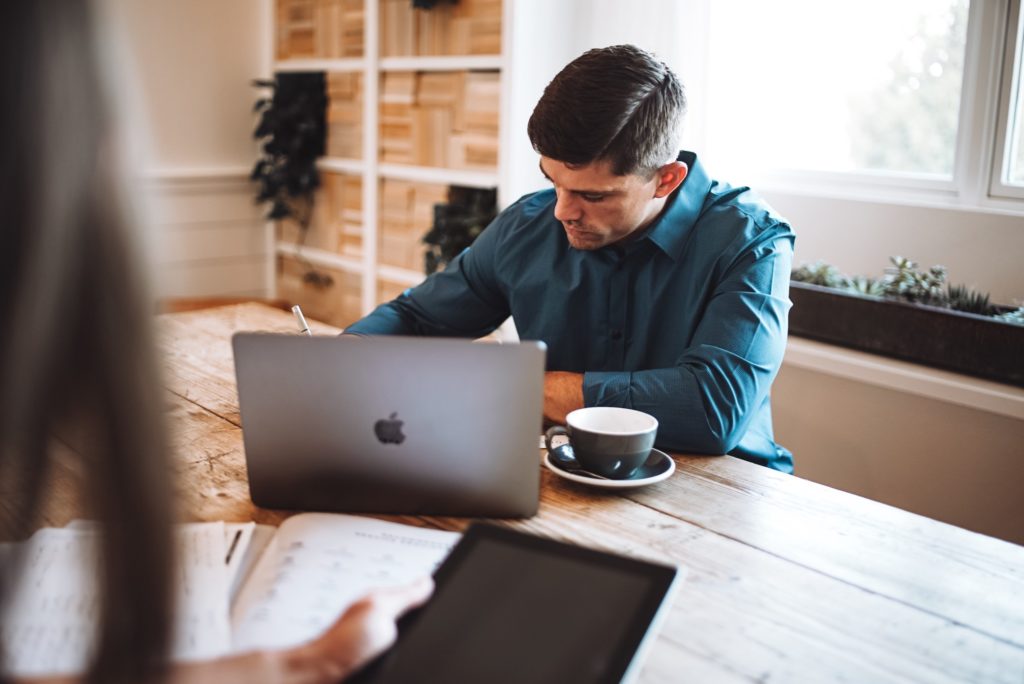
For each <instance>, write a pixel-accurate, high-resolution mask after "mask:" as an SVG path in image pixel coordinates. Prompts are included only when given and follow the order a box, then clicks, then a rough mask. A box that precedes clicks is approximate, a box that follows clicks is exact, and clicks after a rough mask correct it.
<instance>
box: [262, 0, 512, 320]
mask: <svg viewBox="0 0 1024 684" xmlns="http://www.w3.org/2000/svg"><path fill="white" fill-rule="evenodd" d="M274 2H275V12H274V16H275V18H276V25H275V30H274V35H275V48H274V49H275V54H276V60H275V62H274V70H275V71H279V72H285V71H324V72H326V75H327V84H328V85H327V90H328V95H329V103H330V104H329V105H328V112H327V127H328V138H327V149H328V154H327V156H325V157H324V158H322V159H321V160H320V162H319V164H318V167H319V169H320V171H321V174H322V178H323V185H322V187H321V189H320V191H319V193H318V196H317V202H316V210H315V217H314V222H313V226H312V227H311V228H310V230H309V232H308V233H307V235H306V239H305V244H304V245H303V246H302V248H301V249H300V248H299V247H298V246H297V238H298V231H297V229H296V228H295V227H294V226H289V225H287V224H282V225H279V226H278V227H277V229H276V231H275V235H276V254H277V278H276V287H277V296H278V297H282V298H286V299H289V300H291V301H294V302H295V303H298V304H300V305H302V307H303V309H304V310H306V313H307V314H308V315H310V316H312V317H314V318H319V319H322V320H324V321H326V322H329V323H332V324H334V325H338V326H344V325H347V324H349V323H351V322H352V321H354V320H355V319H357V318H359V317H360V316H362V315H364V314H366V313H368V312H369V311H371V310H372V309H373V308H374V307H375V306H376V305H377V304H378V303H380V302H382V301H386V300H388V299H391V298H393V297H394V296H396V295H397V294H398V293H400V292H401V291H402V290H404V289H405V288H407V287H409V286H412V285H415V284H417V283H419V282H421V281H422V280H423V278H424V275H423V256H422V255H423V246H422V244H421V243H420V238H421V237H422V235H423V234H424V233H425V232H426V231H427V230H428V229H429V227H430V225H431V223H432V220H433V216H432V211H433V204H434V203H435V202H442V201H444V197H445V193H446V190H447V187H448V186H449V185H463V186H470V187H480V188H498V187H499V185H500V179H501V178H503V174H502V173H501V167H502V163H503V161H504V160H503V159H502V156H501V154H500V147H501V146H500V144H499V141H500V140H501V133H502V129H503V126H504V122H503V121H502V120H501V119H502V117H501V116H500V112H501V111H502V105H503V102H504V99H505V98H506V97H507V93H506V86H505V79H503V78H502V74H503V72H505V71H507V67H506V64H507V59H506V54H507V50H508V45H509V42H508V36H507V32H508V22H507V20H506V17H505V13H507V12H508V11H509V8H508V7H507V3H508V2H509V0H459V1H458V3H455V4H450V3H446V2H441V3H439V4H438V5H437V6H435V8H433V9H431V10H419V9H413V8H412V3H411V1H410V0H274ZM499 194H500V189H499ZM303 261H305V262H308V264H312V265H314V266H315V267H316V268H317V270H318V271H320V272H324V273H326V274H327V275H329V276H330V277H331V279H332V281H333V282H332V283H331V284H330V285H328V286H326V287H324V286H322V284H320V285H318V284H315V283H311V282H307V280H305V279H304V278H303V275H304V274H305V273H306V272H308V264H304V263H303Z"/></svg>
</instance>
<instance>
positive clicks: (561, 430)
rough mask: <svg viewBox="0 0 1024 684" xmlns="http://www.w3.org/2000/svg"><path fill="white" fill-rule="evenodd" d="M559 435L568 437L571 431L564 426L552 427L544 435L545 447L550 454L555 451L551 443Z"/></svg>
mask: <svg viewBox="0 0 1024 684" xmlns="http://www.w3.org/2000/svg"><path fill="white" fill-rule="evenodd" d="M558 435H565V436H566V437H568V436H569V429H568V428H566V427H565V426H564V425H552V426H551V427H549V428H548V429H547V432H545V433H544V447H545V448H546V449H547V450H548V453H550V452H551V451H552V450H553V449H554V447H553V446H551V441H552V440H553V439H554V438H555V437H557V436H558Z"/></svg>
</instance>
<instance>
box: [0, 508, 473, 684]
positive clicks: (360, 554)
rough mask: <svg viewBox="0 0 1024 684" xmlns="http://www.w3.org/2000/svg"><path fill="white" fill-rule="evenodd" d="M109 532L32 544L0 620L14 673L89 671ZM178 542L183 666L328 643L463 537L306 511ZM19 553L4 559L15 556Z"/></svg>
mask: <svg viewBox="0 0 1024 684" xmlns="http://www.w3.org/2000/svg"><path fill="white" fill-rule="evenodd" d="M98 535H99V531H98V528H97V527H96V526H94V525H93V524H92V523H89V522H85V521H76V522H73V523H71V524H70V525H68V526H67V527H64V528H44V529H41V530H39V531H38V532H36V533H35V534H34V535H33V536H32V537H31V538H30V539H28V540H27V541H25V542H23V544H24V545H26V547H27V548H24V549H22V551H23V552H24V554H23V556H22V558H24V565H23V566H22V568H21V572H20V573H19V575H18V584H17V587H16V588H15V590H14V591H13V592H11V594H9V595H10V596H12V597H13V600H12V601H11V603H10V605H8V607H7V609H6V610H5V611H4V614H3V616H2V619H0V647H2V648H3V649H4V657H3V659H2V660H3V663H4V667H5V669H6V671H7V673H8V674H19V675H41V674H54V673H73V672H80V671H82V670H83V669H84V668H85V665H86V663H87V662H88V661H89V655H90V653H91V651H92V648H93V644H94V641H95V624H96V620H97V617H98V609H99V603H98V593H97V586H96V581H95V573H94V572H92V570H91V569H92V567H94V564H93V559H94V558H95V553H96V549H97V545H96V541H97V536H98ZM175 535H176V542H177V544H178V563H179V572H178V573H177V586H176V594H177V611H178V619H177V621H176V633H175V635H174V639H173V647H172V657H173V659H175V660H195V659H203V658H211V657H215V656H218V655H223V654H226V653H232V652H240V651H246V650H251V649H254V648H264V647H285V646H290V645H293V644H298V643H301V642H304V641H307V640H309V639H311V638H313V637H315V636H317V635H318V634H320V633H321V632H322V631H323V630H324V629H325V628H326V627H327V626H329V625H330V624H331V623H332V622H333V621H334V620H335V619H337V617H338V616H339V615H340V614H341V613H342V612H343V611H344V609H345V608H346V607H347V606H348V605H350V604H351V603H353V602H354V601H355V600H356V599H358V598H359V597H361V596H362V595H363V594H365V593H366V591H367V590H369V589H371V588H375V587H385V586H395V585H401V584H405V583H407V582H410V581H412V580H413V579H415V578H417V577H419V576H421V575H426V574H431V573H433V571H434V570H435V569H436V568H437V566H438V565H439V564H440V563H441V561H442V560H443V559H444V558H445V556H446V555H447V554H448V551H449V550H450V549H451V547H452V546H453V545H454V544H455V542H456V541H457V540H458V538H459V535H458V534H457V533H454V532H444V531H440V530H432V529H426V528H421V527H412V526H409V525H401V524H397V523H390V522H385V521H382V520H375V519H372V518H364V517H356V516H349V515H340V514H324V513H303V514H300V515H296V516H293V517H291V518H289V519H287V520H286V521H285V522H284V523H282V524H281V526H280V527H278V528H274V527H270V526H265V525H256V524H254V523H240V524H236V523H224V522H215V523H192V524H185V525H180V526H178V527H177V528H176V530H175ZM12 552H13V549H12V548H11V547H10V545H7V548H0V553H12Z"/></svg>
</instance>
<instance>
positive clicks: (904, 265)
mask: <svg viewBox="0 0 1024 684" xmlns="http://www.w3.org/2000/svg"><path fill="white" fill-rule="evenodd" d="M889 261H890V262H891V263H892V267H890V268H887V269H886V275H885V276H884V277H883V278H882V288H883V294H884V296H886V297H892V298H894V299H902V300H904V301H908V302H915V303H918V304H931V305H933V306H945V305H946V299H947V298H946V267H945V266H932V267H931V268H930V269H928V270H927V271H918V270H917V263H916V262H914V261H911V260H910V259H907V258H906V257H901V256H893V257H889Z"/></svg>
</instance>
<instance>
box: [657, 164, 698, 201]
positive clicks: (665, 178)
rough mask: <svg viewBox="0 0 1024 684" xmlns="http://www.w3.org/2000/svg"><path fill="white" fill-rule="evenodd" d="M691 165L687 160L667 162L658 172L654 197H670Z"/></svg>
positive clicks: (684, 178) (684, 177)
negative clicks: (688, 164)
mask: <svg viewBox="0 0 1024 684" xmlns="http://www.w3.org/2000/svg"><path fill="white" fill-rule="evenodd" d="M689 172H690V167H689V166H687V165H686V162H681V161H674V162H669V163H668V164H665V165H664V166H662V167H661V168H660V169H658V172H657V174H656V175H657V178H658V186H657V187H656V188H655V189H654V197H655V198H658V197H668V196H669V195H671V194H672V192H673V191H674V190H675V189H676V188H678V187H679V186H680V185H681V184H682V182H683V181H684V180H686V174H687V173H689Z"/></svg>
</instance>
